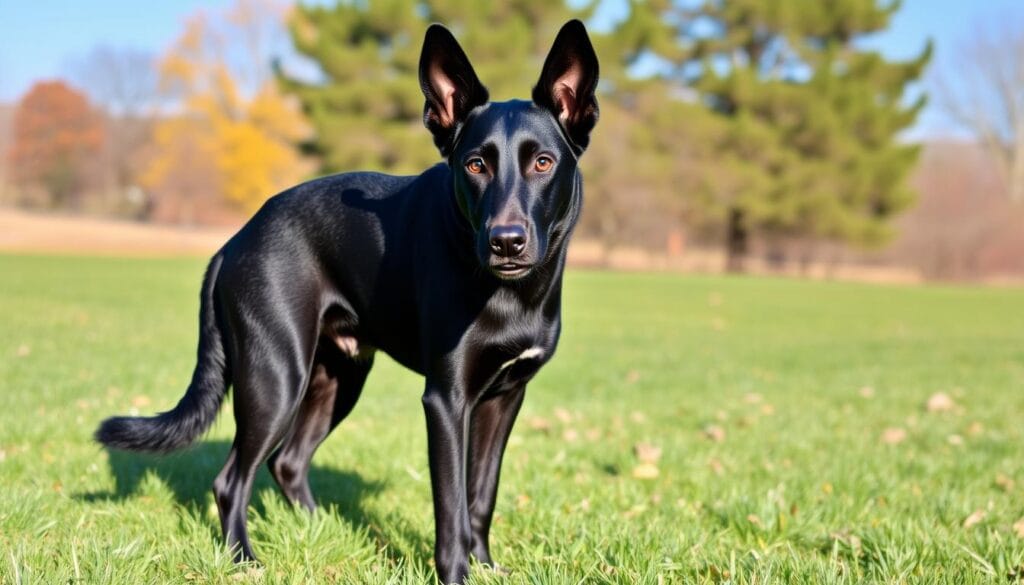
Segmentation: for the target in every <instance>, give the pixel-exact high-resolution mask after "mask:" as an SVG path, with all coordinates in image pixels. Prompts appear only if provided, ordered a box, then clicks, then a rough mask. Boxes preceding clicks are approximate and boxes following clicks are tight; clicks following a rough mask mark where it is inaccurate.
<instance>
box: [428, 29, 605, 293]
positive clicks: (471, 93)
mask: <svg viewBox="0 0 1024 585" xmlns="http://www.w3.org/2000/svg"><path fill="white" fill-rule="evenodd" d="M419 74H420V86H421V87H422V89H423V94H424V96H425V97H426V106H425V107H424V112H423V123H424V124H425V125H426V126H427V128H428V129H429V130H430V132H431V133H432V134H433V135H434V143H435V144H436V145H437V147H438V149H439V150H440V151H441V155H442V156H444V157H445V158H446V159H447V160H448V164H449V165H450V166H451V168H452V173H453V176H454V185H455V197H456V200H457V202H458V205H459V208H460V210H461V212H462V214H463V215H465V217H466V219H467V220H468V221H469V224H470V225H471V226H472V227H473V231H474V232H475V234H476V253H477V256H478V258H479V260H480V263H481V265H482V266H483V267H484V268H485V269H486V270H488V271H489V272H491V273H492V274H494V275H495V276H497V277H498V278H501V279H504V280H514V279H518V278H522V277H524V276H526V275H527V274H529V273H530V272H531V270H532V269H533V268H534V267H535V266H537V265H538V264H540V263H542V262H544V261H545V260H546V259H547V255H548V248H549V243H550V242H551V241H552V239H553V238H557V237H566V236H568V233H569V231H571V229H572V225H573V223H574V222H575V220H576V217H577V216H578V215H579V210H580V205H581V201H580V197H581V195H582V193H581V188H580V179H579V173H578V171H577V163H578V158H579V156H580V155H581V154H582V153H583V151H584V149H586V147H587V143H588V142H589V141H590V131H591V129H593V127H594V124H595V123H596V122H597V117H598V108H597V100H596V99H595V97H594V90H595V88H596V86H597V76H598V65H597V55H595V53H594V48H593V46H592V45H591V44H590V39H589V37H588V36H587V31H586V29H585V28H584V27H583V23H581V22H580V21H578V20H572V21H570V22H568V23H566V25H565V26H563V27H562V30H561V31H559V33H558V36H557V37H556V38H555V42H554V45H553V46H552V47H551V51H550V52H549V53H548V56H547V59H546V60H545V62H544V68H543V70H542V71H541V74H540V79H539V81H538V82H537V85H536V86H535V87H534V88H533V101H521V100H513V101H508V102H497V103H492V102H488V93H487V88H485V87H484V86H483V85H482V84H481V83H480V80H479V79H477V76H476V73H475V72H474V71H473V66H472V65H470V63H469V59H468V58H466V54H465V53H464V52H463V50H462V48H461V47H460V46H459V43H458V42H457V41H456V40H455V37H453V36H452V34H451V33H450V32H448V30H447V29H446V28H444V27H443V26H440V25H436V24H435V25H432V26H431V27H430V28H429V29H427V34H426V38H425V39H424V41H423V53H422V55H421V56H420V69H419Z"/></svg>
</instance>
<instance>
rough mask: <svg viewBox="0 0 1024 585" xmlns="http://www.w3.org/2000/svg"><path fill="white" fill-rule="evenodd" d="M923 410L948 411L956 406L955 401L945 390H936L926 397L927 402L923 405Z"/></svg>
mask: <svg viewBox="0 0 1024 585" xmlns="http://www.w3.org/2000/svg"><path fill="white" fill-rule="evenodd" d="M924 408H925V410H927V411H928V412H949V411H951V410H953V409H954V408H956V402H954V401H953V399H952V398H950V397H949V394H946V393H945V392H936V393H935V394H932V395H931V397H930V398H928V402H926V403H925V405H924Z"/></svg>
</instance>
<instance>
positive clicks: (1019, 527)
mask: <svg viewBox="0 0 1024 585" xmlns="http://www.w3.org/2000/svg"><path fill="white" fill-rule="evenodd" d="M1013 533H1014V534H1016V535H1017V538H1024V518H1021V519H1020V520H1017V521H1016V522H1014V523H1013Z"/></svg>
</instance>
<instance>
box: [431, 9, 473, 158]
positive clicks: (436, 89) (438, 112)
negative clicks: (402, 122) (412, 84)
mask: <svg viewBox="0 0 1024 585" xmlns="http://www.w3.org/2000/svg"><path fill="white" fill-rule="evenodd" d="M420 88H421V89H422V90H423V96H424V97H426V98H427V102H426V105H425V106H424V107H423V125H424V126H426V127H427V129H428V130H430V133H431V134H433V135H434V144H435V145H437V148H438V149H439V150H440V151H441V155H442V156H445V157H447V156H448V155H449V154H450V153H451V149H452V147H453V146H454V144H453V142H454V140H455V136H456V134H457V133H458V131H459V128H460V127H461V126H462V124H463V122H465V121H466V115H467V114H469V112H470V111H471V110H472V109H473V108H475V107H477V106H481V105H483V104H486V103H487V100H488V97H489V96H488V93H487V88H486V87H484V86H483V84H481V83H480V80H479V79H477V76H476V72H475V71H473V66H472V65H471V64H470V63H469V59H468V58H467V57H466V53H464V52H463V51H462V47H460V46H459V43H458V41H456V40H455V37H454V36H452V33H451V32H449V31H448V29H446V28H445V27H443V26H441V25H440V24H432V25H430V28H428V29H427V34H426V36H425V37H424V38H423V52H422V53H420Z"/></svg>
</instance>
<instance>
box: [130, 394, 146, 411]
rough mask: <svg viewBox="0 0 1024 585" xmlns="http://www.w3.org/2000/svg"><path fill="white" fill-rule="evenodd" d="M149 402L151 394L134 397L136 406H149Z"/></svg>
mask: <svg viewBox="0 0 1024 585" xmlns="http://www.w3.org/2000/svg"><path fill="white" fill-rule="evenodd" d="M149 403H150V400H149V396H146V395H145V394H139V395H138V396H135V397H133V398H132V406H134V407H136V408H142V407H144V406H149Z"/></svg>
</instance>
